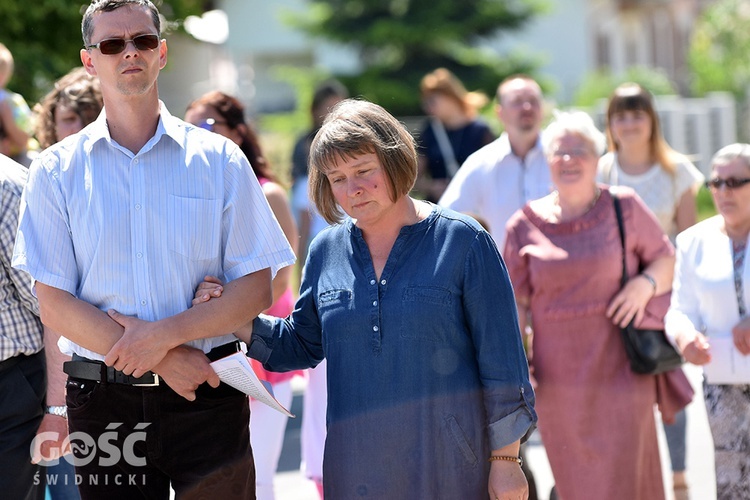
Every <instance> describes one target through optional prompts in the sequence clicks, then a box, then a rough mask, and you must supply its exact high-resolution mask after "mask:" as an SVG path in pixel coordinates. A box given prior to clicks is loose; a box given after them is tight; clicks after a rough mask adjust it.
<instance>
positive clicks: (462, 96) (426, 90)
mask: <svg viewBox="0 0 750 500" xmlns="http://www.w3.org/2000/svg"><path fill="white" fill-rule="evenodd" d="M419 89H420V91H421V92H422V95H423V96H427V95H429V94H442V95H444V96H447V97H449V98H450V99H453V100H454V101H456V102H457V103H458V104H459V105H461V108H462V109H463V110H464V113H466V114H467V115H469V116H475V115H476V114H477V111H478V110H479V109H480V108H482V107H483V106H484V105H486V104H487V103H488V102H489V99H488V98H487V96H486V95H484V94H483V93H481V92H468V91H467V90H466V87H464V84H463V83H461V80H459V79H458V77H457V76H456V75H454V74H453V73H451V72H450V71H449V70H447V69H445V68H438V69H436V70H435V71H433V72H431V73H427V74H426V75H425V76H424V77H422V81H421V82H420V84H419Z"/></svg>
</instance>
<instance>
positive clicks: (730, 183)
mask: <svg viewBox="0 0 750 500" xmlns="http://www.w3.org/2000/svg"><path fill="white" fill-rule="evenodd" d="M747 183H750V179H735V178H734V177H730V178H728V179H722V178H720V177H714V178H713V179H709V180H707V181H706V182H705V185H706V187H707V188H708V189H716V190H718V189H721V186H726V187H727V189H737V188H740V187H742V186H744V185H745V184H747Z"/></svg>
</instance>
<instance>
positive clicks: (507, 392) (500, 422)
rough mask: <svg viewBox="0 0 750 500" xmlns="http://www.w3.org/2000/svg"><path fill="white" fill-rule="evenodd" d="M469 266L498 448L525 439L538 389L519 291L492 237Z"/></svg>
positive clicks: (468, 307)
mask: <svg viewBox="0 0 750 500" xmlns="http://www.w3.org/2000/svg"><path fill="white" fill-rule="evenodd" d="M465 266H466V269H465V274H464V276H465V283H464V299H463V300H464V309H465V311H466V316H467V321H468V327H469V330H470V332H471V336H472V339H473V342H474V346H475V351H476V353H477V361H478V365H479V374H480V378H481V381H482V386H483V391H484V403H485V408H486V412H487V421H488V422H489V424H488V427H489V429H488V431H489V439H490V445H491V447H492V448H493V449H497V448H502V447H503V446H506V445H508V444H510V443H513V442H514V441H517V440H518V439H520V438H522V437H523V436H524V435H525V434H526V433H527V431H528V430H529V429H530V428H531V427H532V426H533V425H534V424H535V422H536V418H537V417H536V412H535V411H534V403H535V399H534V390H533V389H532V387H531V383H530V381H529V368H528V362H527V360H526V354H525V352H524V349H523V344H522V341H521V334H520V332H519V329H518V316H517V311H516V305H515V299H514V297H513V289H512V287H511V284H510V279H509V278H508V272H507V269H506V267H505V263H504V262H503V260H502V258H501V257H500V254H499V252H498V251H497V248H496V247H495V244H494V243H493V241H492V239H491V237H490V236H489V234H487V233H486V232H480V233H478V235H477V239H476V241H475V242H474V244H473V245H472V247H471V249H470V251H469V252H468V254H467V258H466V264H465Z"/></svg>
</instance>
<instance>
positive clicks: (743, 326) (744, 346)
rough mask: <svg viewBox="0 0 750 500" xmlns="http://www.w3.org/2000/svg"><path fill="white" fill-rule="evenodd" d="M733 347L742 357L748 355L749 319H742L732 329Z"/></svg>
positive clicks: (749, 347)
mask: <svg viewBox="0 0 750 500" xmlns="http://www.w3.org/2000/svg"><path fill="white" fill-rule="evenodd" d="M732 338H733V339H734V346H735V347H736V348H737V350H738V351H740V352H741V353H742V354H743V355H745V356H747V355H748V354H750V318H744V319H743V320H742V321H740V322H739V323H737V324H736V325H735V326H734V328H732Z"/></svg>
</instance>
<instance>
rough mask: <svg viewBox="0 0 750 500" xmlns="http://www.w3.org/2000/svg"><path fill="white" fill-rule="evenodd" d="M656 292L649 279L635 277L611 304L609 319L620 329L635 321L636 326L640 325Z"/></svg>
mask: <svg viewBox="0 0 750 500" xmlns="http://www.w3.org/2000/svg"><path fill="white" fill-rule="evenodd" d="M655 292H656V290H654V286H653V285H652V284H651V282H650V281H649V280H648V278H646V277H645V276H643V275H641V274H638V275H636V276H633V277H632V278H630V280H629V281H628V282H627V283H625V286H624V287H623V289H622V290H620V291H619V292H618V293H617V295H615V296H614V298H613V299H612V301H611V302H610V303H609V307H608V308H607V312H606V314H607V317H608V318H610V319H611V320H612V323H613V324H615V325H617V326H619V327H620V328H625V327H626V326H628V324H630V321H631V320H633V319H635V322H636V324H637V323H640V321H641V319H643V313H644V311H645V310H646V304H648V301H649V300H651V297H653V296H654V293H655Z"/></svg>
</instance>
